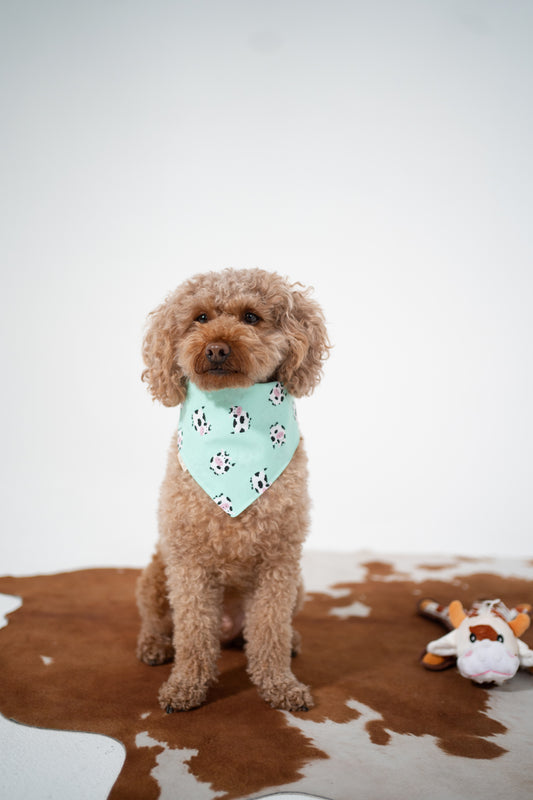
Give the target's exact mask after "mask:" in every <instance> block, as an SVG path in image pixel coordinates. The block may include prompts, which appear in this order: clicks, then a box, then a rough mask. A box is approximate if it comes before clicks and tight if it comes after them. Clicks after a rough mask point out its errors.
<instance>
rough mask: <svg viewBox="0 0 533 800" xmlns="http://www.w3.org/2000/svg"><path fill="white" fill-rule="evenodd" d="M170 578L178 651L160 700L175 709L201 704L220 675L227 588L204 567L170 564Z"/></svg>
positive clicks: (179, 709)
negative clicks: (223, 610) (218, 664)
mask: <svg viewBox="0 0 533 800" xmlns="http://www.w3.org/2000/svg"><path fill="white" fill-rule="evenodd" d="M167 582H168V586H169V601H170V606H171V609H172V619H173V623H174V640H173V643H174V654H175V655H174V666H173V668H172V672H171V673H170V677H169V679H168V680H167V681H166V683H164V684H163V685H162V687H161V689H160V692H159V702H160V704H161V707H162V708H163V709H165V711H167V713H171V712H172V711H187V710H189V709H191V708H196V707H197V706H199V705H201V704H202V703H203V702H204V700H205V697H206V694H207V689H208V687H209V685H210V684H211V683H213V682H214V681H215V679H216V676H217V658H218V655H219V652H220V641H219V633H220V618H221V608H222V595H223V590H222V587H221V586H219V585H218V584H217V583H216V582H215V581H214V580H213V579H212V578H210V577H209V576H208V575H207V573H206V572H205V571H204V570H202V569H201V568H190V569H184V568H183V567H172V566H170V567H169V566H168V565H167Z"/></svg>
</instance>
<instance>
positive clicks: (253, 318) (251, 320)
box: [242, 311, 261, 325]
mask: <svg viewBox="0 0 533 800" xmlns="http://www.w3.org/2000/svg"><path fill="white" fill-rule="evenodd" d="M242 320H243V322H245V323H246V324H247V325H257V323H258V322H260V321H261V317H258V316H257V314H254V312H253V311H247V312H246V313H245V314H244V316H243V318H242Z"/></svg>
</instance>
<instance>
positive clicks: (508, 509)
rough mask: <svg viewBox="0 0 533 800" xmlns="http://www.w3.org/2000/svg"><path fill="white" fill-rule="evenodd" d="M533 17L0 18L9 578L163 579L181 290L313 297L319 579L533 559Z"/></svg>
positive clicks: (295, 9)
mask: <svg viewBox="0 0 533 800" xmlns="http://www.w3.org/2000/svg"><path fill="white" fill-rule="evenodd" d="M532 25H533V5H532V4H530V3H528V2H526V0H524V1H523V2H520V0H506V2H505V3H502V2H500V0H405V1H398V0H391V1H390V2H386V1H385V0H375V2H372V3H368V2H360V0H346V2H340V1H339V0H324V1H323V2H321V1H319V0H268V2H266V0H263V1H262V2H257V1H256V0H242V2H237V1H236V0H235V1H234V0H229V1H226V0H211V1H210V2H209V1H208V0H196V1H195V2H178V1H174V2H172V1H171V0H152V2H150V3H144V2H135V1H134V0H128V1H126V0H116V1H115V2H109V0H105V2H104V1H103V0H94V2H91V3H87V2H73V1H72V0H33V1H32V0H26V2H24V3H3V4H2V7H1V24H0V37H1V41H0V58H1V63H2V69H1V76H2V93H3V102H2V110H3V120H2V124H1V134H0V135H1V147H0V156H1V158H2V162H3V178H2V192H1V203H2V209H1V225H2V259H1V271H2V293H1V317H0V324H1V326H2V367H3V369H2V373H3V390H2V394H1V406H2V408H1V413H2V423H3V435H2V464H1V469H2V475H1V492H2V497H1V503H2V520H3V525H2V541H1V552H0V571H1V572H8V571H11V572H15V573H29V572H44V571H53V570H58V569H66V568H75V567H79V566H85V565H114V564H119V565H141V564H143V563H144V562H145V561H146V560H147V559H148V557H149V555H150V553H151V551H152V547H153V543H154V541H155V536H156V531H155V509H156V502H157V493H158V486H159V483H160V481H161V478H162V475H163V470H164V465H165V460H166V450H167V446H168V441H169V438H170V435H171V432H172V430H173V429H174V427H175V425H176V420H177V410H176V409H165V408H163V407H159V406H157V405H155V404H153V403H152V401H151V400H150V398H149V396H148V393H147V391H146V389H145V387H144V386H143V385H142V384H141V383H140V379H139V377H140V372H141V369H142V363H141V358H140V343H141V338H142V330H143V324H144V319H145V317H146V315H147V313H148V312H149V311H150V310H151V309H152V308H153V307H154V306H156V305H157V304H158V303H159V302H160V301H161V300H162V299H163V297H164V296H165V295H166V293H167V292H168V291H170V290H172V289H173V288H174V287H175V286H176V285H177V284H178V283H179V282H181V281H182V280H183V279H184V278H186V277H188V276H190V275H191V274H193V273H196V272H198V271H204V270H209V269H217V268H222V267H225V266H237V267H245V266H261V267H264V268H267V269H272V270H277V271H279V272H281V273H282V274H285V275H288V276H289V277H290V278H291V279H294V280H301V281H302V282H304V283H306V284H312V285H314V287H315V290H316V296H317V297H318V299H319V300H320V301H321V303H322V304H323V307H324V309H325V312H326V316H327V319H328V323H329V329H330V334H331V338H332V340H333V342H334V345H335V349H334V351H333V354H332V356H331V358H330V360H329V362H328V364H327V368H326V377H325V380H324V382H323V383H322V385H321V387H320V389H319V391H318V392H317V393H316V394H315V395H314V396H313V397H311V398H308V399H305V400H302V401H299V415H300V420H301V424H302V429H303V432H304V435H305V437H306V440H307V446H308V450H309V455H310V463H311V472H312V492H313V497H314V511H313V527H312V532H311V535H310V538H309V547H311V548H316V549H334V550H353V549H357V550H358V549H363V548H365V549H373V550H377V551H394V552H401V551H409V552H429V551H438V552H450V553H451V552H459V553H466V554H470V553H471V554H476V553H483V554H505V553H512V554H517V555H522V554H527V553H528V552H530V536H531V530H532V527H533V508H532V500H531V498H532V492H531V463H532V457H531V453H532V449H533V424H532V421H531V408H532V406H533V391H532V367H533V364H532V343H533V330H532V314H531V308H532V300H533V292H532V259H531V255H532V246H531V220H532V202H531V199H532V188H531V187H532V185H533V175H532V153H531V142H532V141H533V124H532V123H533V114H532V102H531V79H532V67H533V52H532V48H531V30H532Z"/></svg>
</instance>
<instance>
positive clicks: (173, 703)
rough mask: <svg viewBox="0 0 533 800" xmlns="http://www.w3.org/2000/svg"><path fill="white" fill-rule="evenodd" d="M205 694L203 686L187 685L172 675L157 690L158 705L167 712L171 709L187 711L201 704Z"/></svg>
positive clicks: (169, 712)
mask: <svg viewBox="0 0 533 800" xmlns="http://www.w3.org/2000/svg"><path fill="white" fill-rule="evenodd" d="M206 694H207V687H205V686H196V685H194V686H188V685H187V684H186V683H184V682H178V681H176V680H174V679H173V678H172V677H170V678H169V680H168V681H167V682H166V683H164V684H163V685H162V687H161V689H160V690H159V705H160V706H161V708H162V709H163V711H166V712H167V714H172V712H173V711H189V710H190V709H191V708H197V707H198V706H201V705H202V703H203V702H204V700H205V697H206Z"/></svg>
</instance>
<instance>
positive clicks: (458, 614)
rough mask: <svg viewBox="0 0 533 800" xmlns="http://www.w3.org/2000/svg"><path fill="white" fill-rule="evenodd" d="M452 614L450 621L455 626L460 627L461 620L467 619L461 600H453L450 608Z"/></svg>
mask: <svg viewBox="0 0 533 800" xmlns="http://www.w3.org/2000/svg"><path fill="white" fill-rule="evenodd" d="M448 614H449V615H450V622H451V623H452V625H453V627H454V628H458V627H459V625H460V624H461V622H462V621H463V620H464V619H466V614H465V610H464V608H463V604H462V603H461V601H460V600H453V601H452V602H451V603H450V608H449V609H448Z"/></svg>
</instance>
